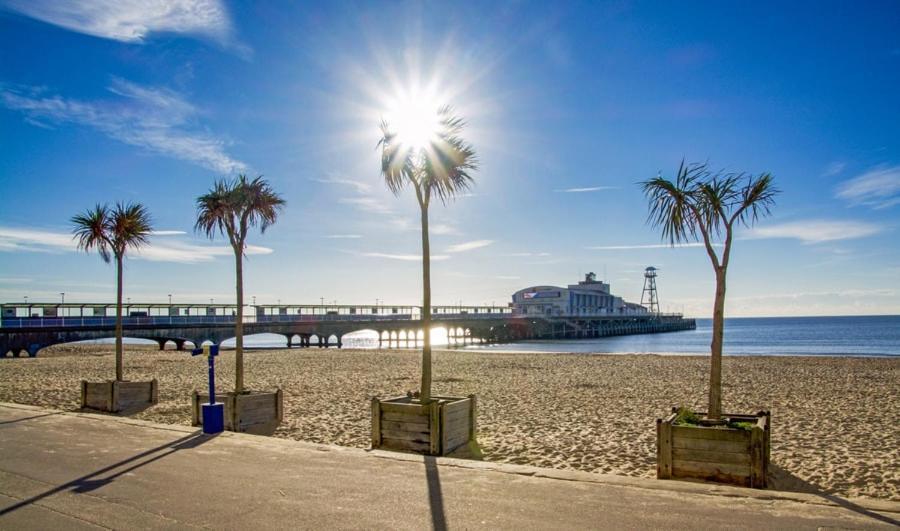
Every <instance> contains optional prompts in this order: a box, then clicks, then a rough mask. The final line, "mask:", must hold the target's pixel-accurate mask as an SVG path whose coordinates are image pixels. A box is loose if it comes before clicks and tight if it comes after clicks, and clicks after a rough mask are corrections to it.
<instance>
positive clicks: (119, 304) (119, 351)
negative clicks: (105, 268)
mask: <svg viewBox="0 0 900 531" xmlns="http://www.w3.org/2000/svg"><path fill="white" fill-rule="evenodd" d="M122 365H123V360H122V256H121V255H118V256H116V381H119V382H121V381H122V380H123V379H124V378H123V376H122Z"/></svg>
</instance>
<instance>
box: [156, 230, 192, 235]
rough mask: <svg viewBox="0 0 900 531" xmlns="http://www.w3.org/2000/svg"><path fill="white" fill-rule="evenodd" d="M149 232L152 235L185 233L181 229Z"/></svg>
mask: <svg viewBox="0 0 900 531" xmlns="http://www.w3.org/2000/svg"><path fill="white" fill-rule="evenodd" d="M150 234H151V235H153V236H181V235H183V234H187V233H186V232H185V231H183V230H155V231H153V232H151V233H150Z"/></svg>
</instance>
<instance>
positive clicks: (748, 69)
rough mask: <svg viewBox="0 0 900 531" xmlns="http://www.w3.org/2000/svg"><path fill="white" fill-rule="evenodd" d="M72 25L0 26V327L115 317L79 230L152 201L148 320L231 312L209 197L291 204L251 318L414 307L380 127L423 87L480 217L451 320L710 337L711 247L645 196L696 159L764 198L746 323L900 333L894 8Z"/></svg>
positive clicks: (260, 8)
mask: <svg viewBox="0 0 900 531" xmlns="http://www.w3.org/2000/svg"><path fill="white" fill-rule="evenodd" d="M141 4H143V3H142V2H115V3H110V4H108V5H106V4H105V3H99V2H78V1H75V2H70V3H68V4H67V5H68V6H69V7H68V8H67V9H66V10H65V11H63V10H62V9H60V8H59V7H58V6H59V5H62V4H58V3H55V2H50V1H45V0H32V1H27V2H26V1H24V0H14V1H9V0H0V146H2V156H0V191H2V197H3V202H2V204H3V206H2V208H0V263H2V266H0V300H3V301H15V300H22V298H23V297H24V296H26V295H27V296H28V297H29V299H30V300H32V301H39V300H47V301H54V300H58V299H59V295H58V294H59V292H66V293H67V296H66V300H67V301H93V300H111V299H112V298H113V296H114V285H113V281H114V271H113V269H112V267H110V266H107V265H105V264H104V263H102V262H101V261H100V260H99V258H98V257H97V256H96V255H87V254H83V253H77V252H75V251H74V250H73V245H72V243H71V241H70V240H69V238H68V236H67V234H68V231H69V230H70V227H69V222H68V220H69V218H70V217H71V216H72V215H73V214H75V213H77V212H78V211H81V210H83V209H85V208H87V207H90V206H92V205H93V204H94V203H96V202H98V201H99V202H115V201H117V200H125V201H140V202H142V203H144V204H146V205H147V207H148V208H149V209H150V211H151V212H152V213H153V217H154V220H155V226H156V228H157V229H158V230H159V231H160V234H158V235H156V236H154V238H153V240H152V243H153V245H152V246H151V247H150V248H149V249H146V250H145V251H144V252H142V253H141V254H140V255H136V256H133V257H132V258H131V259H130V260H129V261H128V263H127V269H126V277H125V278H126V296H129V297H131V298H132V299H133V300H135V301H137V300H141V301H165V300H166V295H167V294H169V293H172V294H173V298H174V299H175V300H176V301H182V302H186V301H196V302H202V301H205V300H208V299H209V298H215V299H216V300H217V301H223V302H224V301H230V300H233V299H234V294H233V288H232V286H233V282H234V281H233V261H232V260H231V259H230V250H229V249H228V248H227V247H226V244H225V242H224V241H223V240H221V239H219V240H215V241H208V240H205V239H203V238H200V237H199V236H197V235H195V234H194V233H193V230H192V227H193V221H194V216H195V209H194V199H195V198H196V197H197V196H198V195H200V194H202V193H204V192H205V191H206V190H207V189H208V188H209V186H210V185H211V183H212V182H213V180H214V179H216V178H218V177H227V176H232V175H234V174H236V173H237V172H240V171H243V172H247V173H249V174H252V175H257V174H263V175H264V176H265V177H266V178H268V179H269V180H270V181H271V183H272V185H273V186H274V187H275V188H276V189H277V190H279V191H280V192H281V193H282V194H283V196H284V197H285V199H286V200H287V201H288V207H287V209H286V210H285V211H284V214H283V216H282V217H281V219H280V220H279V222H278V223H277V224H276V225H275V226H273V227H272V228H271V229H270V230H269V231H267V232H266V234H265V235H258V234H257V235H255V236H254V237H253V238H252V244H253V245H254V247H253V248H251V249H250V250H249V256H248V259H247V262H246V266H245V286H246V295H247V298H248V299H249V297H250V296H253V295H255V296H256V297H257V300H258V301H259V302H265V303H275V302H276V300H278V299H281V300H282V301H303V302H307V303H312V302H318V301H319V300H320V297H324V298H325V300H328V301H333V300H337V301H338V302H339V303H359V304H372V303H374V301H375V299H376V298H378V299H384V300H387V301H388V302H396V303H398V304H399V303H404V304H412V303H415V302H416V301H417V300H419V297H420V289H421V280H420V273H419V271H420V263H419V261H418V257H417V255H418V254H419V252H420V248H419V245H420V241H419V236H418V233H417V229H418V218H417V215H418V211H417V206H416V202H415V198H414V197H413V195H412V194H411V193H404V194H401V196H400V197H394V196H393V195H392V194H391V193H390V192H389V191H388V190H387V189H386V188H385V186H384V184H383V180H382V179H381V177H380V175H379V158H378V157H379V155H378V152H377V151H376V149H375V145H376V142H377V140H378V133H379V132H378V121H379V119H380V118H381V116H383V115H384V114H385V113H386V112H388V109H387V107H389V106H390V102H391V101H392V100H393V99H396V97H397V95H398V94H400V93H403V92H404V91H408V90H410V87H416V86H422V87H425V86H428V87H432V88H433V89H434V91H435V92H436V93H437V94H438V95H439V96H440V98H441V100H442V102H443V103H448V104H451V105H453V106H454V107H455V108H456V109H457V111H458V112H459V113H460V114H461V115H463V116H464V117H465V118H466V119H467V121H468V123H469V127H468V129H467V133H466V134H467V137H468V139H469V140H470V141H471V142H472V143H473V144H474V145H475V147H476V149H477V151H478V155H479V158H480V161H481V164H480V169H479V170H478V172H477V173H476V175H475V178H476V180H477V185H476V186H475V188H474V189H473V190H472V194H471V195H469V196H466V197H461V198H459V199H458V200H456V201H455V202H453V203H451V204H450V205H448V206H447V207H437V208H434V209H433V210H432V229H433V232H432V252H433V255H435V261H434V262H433V265H432V269H433V274H434V277H433V292H434V300H435V302H436V303H444V304H455V303H457V302H458V301H460V300H461V301H463V302H464V303H466V304H480V303H491V302H496V303H505V302H507V301H508V300H509V298H510V295H511V294H512V292H513V291H515V290H517V289H519V288H522V287H525V286H529V285H535V284H567V283H570V282H574V281H575V280H577V279H578V278H580V277H581V276H582V275H583V274H584V273H586V272H588V271H595V272H597V273H598V275H600V276H601V277H602V276H604V275H605V278H606V279H607V280H608V281H609V282H611V283H612V287H613V291H614V292H615V293H617V294H619V295H622V296H624V297H625V298H626V299H629V300H639V298H640V290H641V285H642V271H643V268H644V267H646V266H648V265H655V266H657V267H659V268H660V277H659V287H660V299H661V303H662V307H663V309H664V310H666V309H670V310H679V311H680V310H682V309H683V310H684V311H685V312H686V313H688V314H690V315H694V316H706V315H708V314H709V313H710V309H711V301H712V295H713V276H712V270H711V268H710V265H709V262H708V258H707V257H706V255H705V253H704V251H703V250H702V249H700V248H697V247H684V248H677V249H670V248H665V247H664V246H662V245H660V238H659V235H658V233H657V232H656V231H654V229H652V228H651V227H649V226H647V224H646V223H645V219H646V202H645V200H644V198H643V196H642V194H641V192H640V190H639V188H638V186H637V185H636V183H637V182H638V181H640V180H643V179H646V178H649V177H652V176H654V175H656V174H657V172H661V173H662V174H663V175H666V176H672V175H673V174H674V172H675V171H676V169H677V167H678V164H679V162H680V161H681V159H682V158H686V159H687V160H688V161H704V160H709V161H710V163H711V164H712V165H713V166H715V167H717V168H723V169H726V170H729V171H745V172H750V173H754V174H756V173H760V172H764V171H769V172H772V173H773V174H774V175H775V178H776V182H777V184H778V186H779V187H780V188H781V189H782V190H783V193H782V194H781V196H779V198H778V205H777V206H776V208H775V211H774V215H773V216H772V217H771V218H768V219H766V220H763V221H762V222H761V223H759V224H758V225H757V227H756V228H755V229H754V230H744V231H742V232H741V233H740V240H739V241H737V242H736V245H735V250H734V258H733V262H732V267H731V269H730V272H729V299H728V303H727V308H726V313H727V314H728V315H732V316H754V315H828V314H885V313H891V314H896V313H900V293H898V288H897V280H898V279H900V246H898V245H897V244H896V239H897V235H898V221H900V216H898V212H900V90H898V87H900V5H898V4H897V3H896V2H865V3H859V4H851V3H847V2H824V3H823V2H815V3H813V2H810V3H795V4H792V5H790V6H785V5H784V4H782V3H771V4H767V3H762V2H757V3H752V4H751V3H741V4H738V3H721V2H709V3H688V4H683V3H672V2H661V3H650V2H647V3H642V2H609V3H574V2H565V3H564V2H559V3H554V4H548V3H546V2H535V3H528V2H485V3H483V4H482V3H459V2H453V3H438V2H434V3H430V2H429V3H420V2H410V3H406V2H385V3H375V2H359V3H355V2H354V3H339V2H321V3H311V4H301V3H293V2H292V3H287V2H285V3H273V4H266V5H264V4H263V3H262V2H253V3H249V2H248V3H246V4H240V3H234V2H217V1H213V0H204V1H200V0H180V1H172V2H170V4H171V5H170V6H169V7H168V9H164V10H158V8H157V7H147V6H142V5H141Z"/></svg>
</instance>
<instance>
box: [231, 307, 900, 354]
mask: <svg viewBox="0 0 900 531" xmlns="http://www.w3.org/2000/svg"><path fill="white" fill-rule="evenodd" d="M434 336H435V337H434V341H433V345H434V346H436V347H437V346H443V345H446V336H445V334H441V333H440V331H436V333H435V334H434ZM711 337H712V319H697V329H696V330H687V331H682V332H668V333H663V334H641V335H631V336H619V337H605V338H598V339H567V340H532V341H517V342H512V343H497V344H492V345H470V346H466V347H456V348H461V349H464V350H476V351H485V352H548V353H553V352H575V353H606V354H621V353H654V354H669V355H696V354H700V355H703V354H708V353H709V344H710V339H711ZM244 341H245V344H246V345H247V346H248V347H257V348H260V347H262V348H265V347H268V348H275V347H284V346H285V339H284V337H282V336H277V335H270V334H259V335H256V336H247V337H246V338H245V340H244ZM230 345H233V341H226V342H225V343H224V346H226V347H227V346H230ZM343 346H344V348H377V347H378V339H377V335H376V334H375V332H357V333H354V334H348V335H347V336H345V337H344V341H343ZM723 353H724V354H725V355H731V356H900V315H887V316H853V317H752V318H751V317H746V318H745V317H734V318H727V319H725V346H724V349H723Z"/></svg>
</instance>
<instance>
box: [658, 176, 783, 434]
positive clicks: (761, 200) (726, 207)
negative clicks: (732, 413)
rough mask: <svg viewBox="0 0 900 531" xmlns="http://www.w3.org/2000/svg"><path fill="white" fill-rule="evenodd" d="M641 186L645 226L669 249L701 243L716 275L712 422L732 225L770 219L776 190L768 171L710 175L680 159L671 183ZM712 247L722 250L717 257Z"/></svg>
mask: <svg viewBox="0 0 900 531" xmlns="http://www.w3.org/2000/svg"><path fill="white" fill-rule="evenodd" d="M640 184H641V186H642V187H643V189H644V194H645V195H646V196H647V199H648V201H649V203H650V204H649V216H648V222H649V223H650V224H652V225H653V226H655V227H658V228H660V229H661V230H662V237H663V239H664V240H668V241H669V243H670V244H672V245H673V246H674V245H675V244H676V243H681V242H688V241H697V240H698V239H702V241H703V245H704V247H705V248H706V253H707V254H708V255H709V259H710V261H711V262H712V266H713V271H715V274H716V298H715V302H714V305H713V333H712V343H711V345H710V365H711V367H710V376H709V411H708V413H707V416H708V418H710V419H714V420H716V419H719V418H720V417H721V415H722V342H723V339H724V335H725V280H726V276H727V273H728V263H729V260H730V258H731V246H732V243H733V241H734V226H735V224H737V225H743V226H745V227H749V226H751V225H753V224H754V223H755V222H756V220H757V219H758V218H759V217H760V216H768V215H769V214H770V211H771V207H772V206H773V205H774V204H775V196H776V195H777V194H778V193H779V190H778V189H776V188H775V186H774V185H773V183H772V175H771V174H770V173H762V174H760V175H757V176H753V175H747V174H743V173H740V174H734V173H721V172H713V171H710V169H709V166H708V164H706V163H702V164H689V165H685V163H684V161H682V162H681V166H680V167H679V168H678V175H677V176H676V178H675V182H672V181H669V180H667V179H664V178H663V177H661V176H657V177H656V178H653V179H650V180H648V181H644V182H642V183H640ZM698 233H699V234H698ZM723 238H724V241H723ZM720 242H721V243H720ZM716 247H721V248H722V254H721V255H719V254H718V253H717V252H716Z"/></svg>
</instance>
